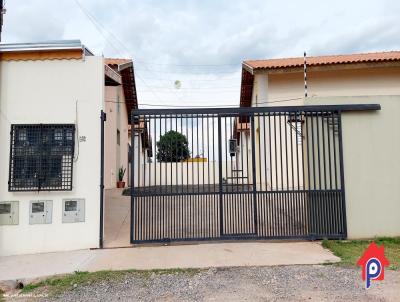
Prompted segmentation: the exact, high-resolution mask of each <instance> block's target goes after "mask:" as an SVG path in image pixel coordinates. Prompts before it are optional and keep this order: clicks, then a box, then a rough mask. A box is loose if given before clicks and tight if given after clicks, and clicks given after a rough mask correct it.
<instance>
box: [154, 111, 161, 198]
mask: <svg viewBox="0 0 400 302" xmlns="http://www.w3.org/2000/svg"><path fill="white" fill-rule="evenodd" d="M161 124H162V115H161V114H160V133H159V136H160V138H161V134H162V132H161V127H162V126H161ZM155 139H156V138H155ZM156 140H157V139H156ZM156 149H157V148H156ZM156 160H157V155H156ZM159 164H160V189H159V193H160V194H162V175H163V170H162V164H161V160H159Z"/></svg>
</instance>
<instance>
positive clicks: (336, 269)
mask: <svg viewBox="0 0 400 302" xmlns="http://www.w3.org/2000/svg"><path fill="white" fill-rule="evenodd" d="M71 288H72V289H71V290H70V291H68V292H66V293H65V294H63V295H62V296H60V297H58V298H51V299H50V298H40V299H39V301H161V300H162V301H352V302H355V301H400V271H385V280H384V281H379V282H378V281H377V282H373V284H372V287H371V288H370V289H369V290H366V289H365V288H364V283H363V282H362V280H361V271H360V270H359V269H353V268H343V267H340V266H337V265H297V266H276V267H242V268H223V269H215V268H214V269H206V270H201V271H199V272H174V271H171V272H170V273H163V274H160V273H150V274H141V273H135V274H128V275H127V276H125V277H124V278H123V279H120V280H118V281H104V280H103V281H99V282H97V283H93V284H91V285H78V286H76V287H71ZM34 293H35V294H39V295H40V294H43V293H44V292H42V291H40V290H36V291H35V292H34ZM27 301H30V300H29V299H28V300H27ZM35 301H36V300H35Z"/></svg>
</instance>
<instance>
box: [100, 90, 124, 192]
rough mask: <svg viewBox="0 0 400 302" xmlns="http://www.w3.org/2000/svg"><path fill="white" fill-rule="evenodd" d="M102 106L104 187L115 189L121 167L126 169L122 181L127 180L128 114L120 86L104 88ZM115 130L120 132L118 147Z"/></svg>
mask: <svg viewBox="0 0 400 302" xmlns="http://www.w3.org/2000/svg"><path fill="white" fill-rule="evenodd" d="M104 106H105V112H106V113H107V121H106V123H105V125H104V127H105V128H104V140H105V144H104V186H105V188H106V189H111V188H115V187H116V182H117V179H118V169H119V168H120V167H121V166H123V167H124V168H126V172H125V176H124V181H125V182H126V181H127V179H128V169H127V167H128V143H129V139H128V114H127V110H126V105H125V97H124V92H123V88H122V86H106V87H105V105H104ZM117 129H118V130H119V131H120V145H119V146H118V144H117ZM118 153H119V154H118Z"/></svg>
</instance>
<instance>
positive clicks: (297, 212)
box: [294, 111, 300, 220]
mask: <svg viewBox="0 0 400 302" xmlns="http://www.w3.org/2000/svg"><path fill="white" fill-rule="evenodd" d="M298 114H299V112H298V111H295V113H294V119H295V121H296V124H295V125H296V126H295V128H296V132H295V133H296V172H297V192H299V191H300V164H299V131H298V121H299V116H298ZM299 197H300V196H299V193H296V194H295V208H296V213H295V215H294V216H295V217H296V219H298V220H300V211H299V209H300V199H299Z"/></svg>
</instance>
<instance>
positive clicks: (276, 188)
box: [274, 113, 279, 191]
mask: <svg viewBox="0 0 400 302" xmlns="http://www.w3.org/2000/svg"><path fill="white" fill-rule="evenodd" d="M276 132H277V131H276V113H274V147H275V190H276V191H278V190H279V187H278V157H277V156H278V155H277V153H278V152H277V151H276V147H277V146H276V145H277V142H276Z"/></svg>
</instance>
